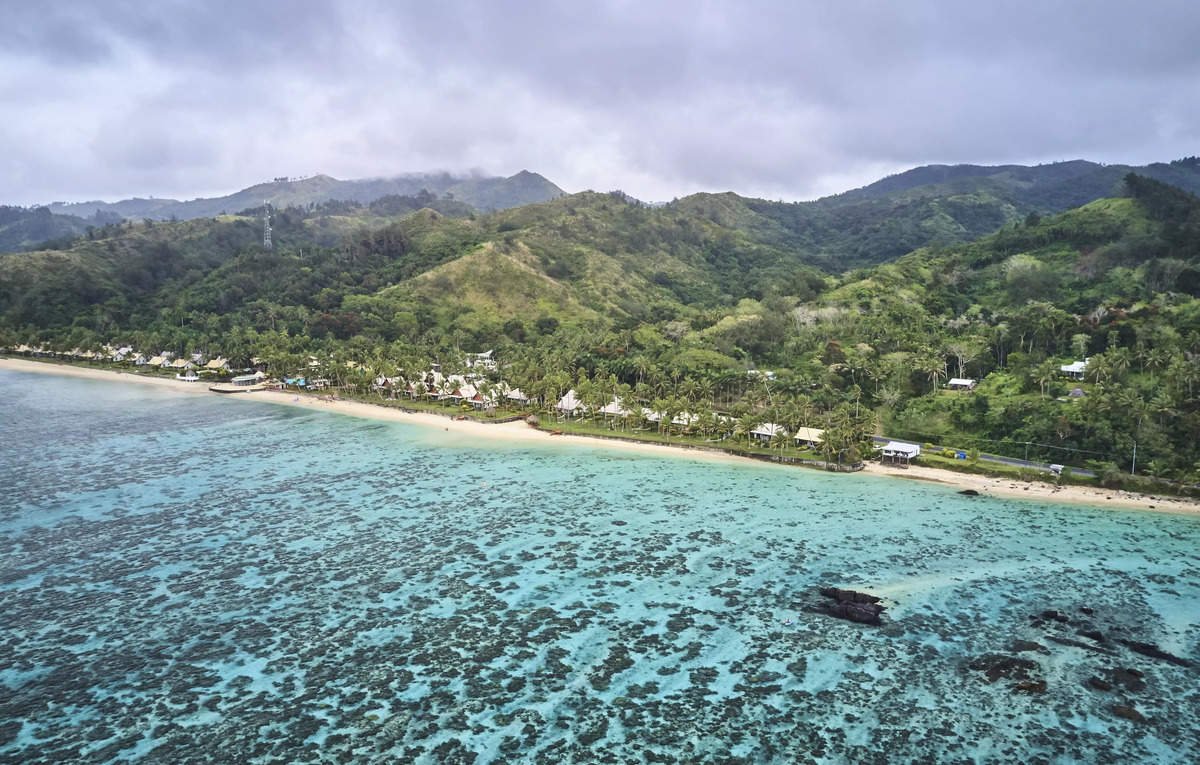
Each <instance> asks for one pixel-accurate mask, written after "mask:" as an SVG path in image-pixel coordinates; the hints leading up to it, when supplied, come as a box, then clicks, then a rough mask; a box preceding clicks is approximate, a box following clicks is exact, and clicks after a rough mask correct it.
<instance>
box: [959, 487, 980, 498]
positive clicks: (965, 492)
mask: <svg viewBox="0 0 1200 765" xmlns="http://www.w3.org/2000/svg"><path fill="white" fill-rule="evenodd" d="M959 494H961V495H963V496H964V497H978V496H979V492H977V491H975V490H974V489H963V490H962V491H960V492H959Z"/></svg>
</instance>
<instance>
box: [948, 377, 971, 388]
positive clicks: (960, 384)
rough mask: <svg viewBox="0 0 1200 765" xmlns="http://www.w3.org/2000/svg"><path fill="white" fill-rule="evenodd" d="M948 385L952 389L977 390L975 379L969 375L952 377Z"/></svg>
mask: <svg viewBox="0 0 1200 765" xmlns="http://www.w3.org/2000/svg"><path fill="white" fill-rule="evenodd" d="M946 387H947V388H948V389H950V390H975V381H974V380H972V379H970V378H969V377H951V378H950V382H948V383H946Z"/></svg>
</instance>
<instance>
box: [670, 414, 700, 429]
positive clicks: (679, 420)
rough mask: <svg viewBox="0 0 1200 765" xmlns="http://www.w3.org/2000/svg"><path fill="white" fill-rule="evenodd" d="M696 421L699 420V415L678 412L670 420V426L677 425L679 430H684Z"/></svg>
mask: <svg viewBox="0 0 1200 765" xmlns="http://www.w3.org/2000/svg"><path fill="white" fill-rule="evenodd" d="M698 419H700V415H698V414H692V413H691V412H680V413H679V414H677V415H675V416H674V417H672V418H671V424H672V425H678V426H679V427H681V428H686V427H688V426H689V425H691V424H692V423H693V422H695V421H696V420H698Z"/></svg>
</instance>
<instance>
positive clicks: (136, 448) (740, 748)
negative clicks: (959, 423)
mask: <svg viewBox="0 0 1200 765" xmlns="http://www.w3.org/2000/svg"><path fill="white" fill-rule="evenodd" d="M1198 572H1200V519H1196V518H1192V517H1184V516H1178V515H1167V514H1155V513H1136V512H1122V511H1112V510H1099V509H1091V508H1087V507H1068V506H1061V505H1051V504H1045V503H1035V502H1020V501H1003V500H996V499H987V498H967V497H962V496H960V495H958V494H957V493H956V492H955V491H954V490H953V489H950V488H948V487H943V486H937V485H927V484H922V483H918V482H916V481H904V480H895V479H884V478H875V477H870V476H861V475H856V476H844V475H840V476H839V475H828V474H823V473H821V472H817V471H810V470H802V469H789V468H780V467H777V466H772V465H759V464H755V463H747V464H744V465H743V464H725V463H716V462H713V461H697V460H693V459H689V458H687V457H686V456H683V455H681V456H680V457H678V458H674V457H672V458H654V457H645V456H640V455H631V454H627V453H622V452H620V451H616V450H604V449H596V448H593V447H589V446H585V445H580V444H578V443H571V442H569V441H557V442H554V443H552V444H547V445H546V446H544V447H543V446H537V447H530V446H528V445H519V446H518V445H504V444H499V443H496V442H494V441H490V440H489V441H486V442H483V443H482V444H479V445H476V444H473V443H472V439H471V438H470V437H469V436H465V435H458V434H451V433H447V432H444V431H442V430H440V429H432V428H423V427H419V426H413V425H405V424H393V423H379V422H373V421H369V420H362V419H355V418H350V417H342V416H337V415H333V414H329V413H324V412H311V411H307V410H298V409H293V408H289V407H280V406H273V405H270V404H265V403H261V402H255V401H253V399H250V400H236V401H235V400H228V399H222V398H218V397H215V396H202V395H187V394H180V393H176V392H173V391H160V390H157V389H153V388H146V387H142V386H136V385H123V384H117V383H107V382H96V381H89V380H77V379H71V378H61V377H54V376H47V375H30V374H21V373H15V372H0V623H2V624H3V631H2V632H0V761H3V762H96V763H103V762H117V761H123V760H132V759H140V760H141V761H144V762H160V763H183V762H478V763H482V762H546V763H558V762H675V761H693V762H808V761H815V762H905V761H921V762H971V761H975V762H1021V763H1027V762H1120V763H1127V762H1156V763H1157V762H1179V763H1189V762H1196V761H1198V760H1200V573H1198ZM821 586H840V587H850V588H855V589H861V590H867V591H870V592H874V593H876V594H879V595H883V596H885V597H886V598H887V604H888V606H889V609H888V612H887V614H886V616H885V625H884V626H883V627H882V628H880V627H867V626H861V625H856V624H851V623H848V622H843V621H838V620H834V619H831V618H829V617H827V616H824V615H821V614H818V613H814V612H811V611H809V610H806V607H807V606H809V605H811V604H814V603H817V602H819V601H821V600H822V598H821V597H820V596H819V595H818V594H817V593H816V588H818V587H821ZM1083 609H1087V610H1090V611H1091V613H1087V612H1086V611H1085V610H1083ZM1047 610H1057V611H1059V612H1060V618H1061V619H1063V620H1065V621H1059V620H1056V619H1054V618H1046V617H1042V616H1041V614H1042V612H1044V611H1047ZM788 620H790V623H788ZM1080 633H1089V634H1090V635H1091V636H1085V635H1083V634H1080ZM1096 633H1100V634H1099V635H1097V634H1096ZM1100 638H1102V639H1100ZM1122 640H1125V641H1131V642H1133V643H1139V644H1151V643H1152V644H1154V645H1155V646H1157V649H1158V653H1157V655H1147V652H1146V648H1145V646H1143V647H1142V652H1141V653H1139V652H1137V651H1135V650H1134V649H1133V647H1131V645H1130V644H1129V643H1122V642H1120V641H1122ZM1017 641H1029V643H1030V644H1032V643H1035V644H1036V647H1034V646H1033V645H1030V644H1021V643H1018V642H1017ZM1020 649H1024V650H1020ZM1151 653H1153V651H1151ZM1007 658H1015V659H1018V660H1019V661H1017V662H1008V663H1005V659H1007ZM987 667H1000V668H1001V670H1003V671H998V676H997V677H995V679H989V677H988V674H987V672H986V668H987ZM1127 670H1134V672H1129V671H1127ZM1092 678H1095V679H1097V680H1100V681H1101V682H1100V683H1091V684H1089V680H1090V679H1092ZM1022 680H1025V681H1026V686H1025V687H1024V689H1023V690H1022V689H1018V688H1017V687H1016V686H1017V685H1018V684H1019V683H1020V682H1021V681H1022ZM1042 681H1044V683H1045V686H1044V692H1042V691H1041V686H1040V683H1041V682H1042ZM1097 685H1099V686H1100V687H1096V686H1097ZM1104 685H1108V686H1110V689H1108V690H1102V689H1101V688H1103V686H1104ZM1122 708H1127V709H1133V710H1136V712H1137V714H1140V715H1141V716H1142V718H1143V719H1142V720H1131V719H1128V718H1129V716H1130V714H1129V712H1128V711H1118V710H1121V709H1122Z"/></svg>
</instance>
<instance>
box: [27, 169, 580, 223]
mask: <svg viewBox="0 0 1200 765" xmlns="http://www.w3.org/2000/svg"><path fill="white" fill-rule="evenodd" d="M422 190H426V191H428V192H430V193H432V194H434V195H435V196H437V197H443V196H449V198H451V199H454V200H457V201H459V202H463V203H466V204H468V205H471V206H472V207H474V208H476V209H477V210H481V211H491V210H500V209H505V208H508V207H518V206H520V205H526V204H533V203H536V202H544V201H547V200H550V199H555V198H557V197H560V196H562V195H563V191H562V189H560V188H558V187H557V186H555V185H554V184H553V183H551V182H550V181H548V180H546V179H545V178H543V177H542V176H540V175H538V174H537V173H531V172H529V171H527V170H522V171H521V172H519V173H517V174H516V175H513V176H510V177H508V178H499V177H496V178H492V177H474V176H468V177H464V176H456V175H452V174H450V173H424V174H412V175H402V176H396V177H392V178H368V179H360V180H338V179H337V178H333V177H331V176H328V175H315V176H312V177H309V178H303V179H297V180H275V181H271V182H268V183H260V184H256V185H254V186H250V187H248V188H245V189H242V190H241V191H237V192H235V193H233V194H229V195H227V196H223V197H214V198H207V199H203V198H202V199H193V200H191V201H187V202H181V201H179V200H175V199H140V198H135V199H126V200H121V201H119V202H112V203H109V202H100V201H92V202H75V203H69V204H68V203H61V202H56V203H53V204H51V205H49V206H48V207H49V209H50V211H51V212H53V213H55V214H60V215H74V216H77V217H88V216H93V215H96V214H97V212H100V213H110V214H116V215H119V216H121V217H122V218H125V219H137V220H141V219H143V218H149V219H151V220H159V221H164V220H170V219H176V220H189V219H192V218H206V217H213V216H215V215H224V214H228V213H236V212H240V211H242V210H246V209H250V208H256V207H260V206H261V205H263V204H264V203H267V202H269V203H271V204H272V205H274V206H276V207H301V206H305V205H308V204H314V203H321V202H328V201H331V200H340V201H347V202H362V203H368V202H372V201H374V200H376V199H379V198H381V197H385V196H389V195H400V196H415V195H417V194H418V193H419V192H420V191H422Z"/></svg>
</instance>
